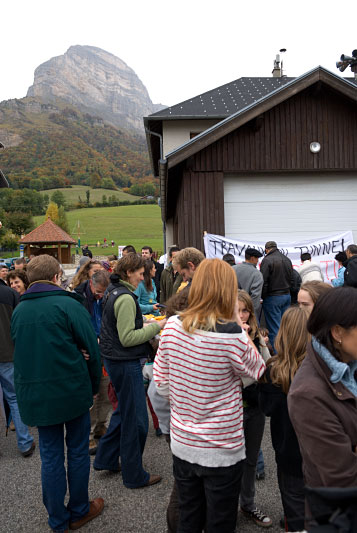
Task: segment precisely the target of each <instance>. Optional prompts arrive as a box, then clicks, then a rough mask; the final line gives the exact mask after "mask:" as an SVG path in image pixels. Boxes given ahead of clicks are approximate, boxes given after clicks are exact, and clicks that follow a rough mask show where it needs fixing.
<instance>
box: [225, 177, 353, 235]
mask: <svg viewBox="0 0 357 533" xmlns="http://www.w3.org/2000/svg"><path fill="white" fill-rule="evenodd" d="M224 218H225V228H226V237H231V238H233V239H244V240H245V239H247V240H252V241H266V240H276V241H278V242H279V240H280V241H281V242H291V241H294V240H297V239H300V238H306V239H307V238H314V237H321V236H325V235H328V234H331V233H339V232H342V231H347V230H351V231H352V232H353V236H354V242H357V175H355V176H351V175H346V174H335V175H331V174H329V175H321V174H320V175H311V176H306V175H304V176H298V175H293V176H291V175H290V176H289V175H287V176H279V177H276V176H275V177H274V176H273V175H267V174H266V175H260V176H246V177H242V176H241V175H240V176H225V178H224Z"/></svg>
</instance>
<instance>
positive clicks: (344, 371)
mask: <svg viewBox="0 0 357 533" xmlns="http://www.w3.org/2000/svg"><path fill="white" fill-rule="evenodd" d="M312 346H313V348H314V350H315V352H317V353H318V355H319V356H320V357H321V359H322V360H323V361H325V363H326V364H327V366H328V367H329V369H330V370H331V372H332V374H331V377H330V381H331V383H339V382H341V383H342V384H343V385H344V386H345V387H346V389H348V390H349V391H350V392H352V394H353V395H354V396H357V381H356V378H355V372H356V370H357V361H351V362H350V363H342V361H338V360H337V359H336V358H335V357H334V356H333V355H332V354H331V353H330V352H329V351H328V349H327V348H326V347H325V346H323V345H322V344H321V343H320V342H319V341H318V340H317V339H316V338H315V337H312Z"/></svg>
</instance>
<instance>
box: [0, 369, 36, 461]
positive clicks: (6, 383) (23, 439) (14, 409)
mask: <svg viewBox="0 0 357 533" xmlns="http://www.w3.org/2000/svg"><path fill="white" fill-rule="evenodd" d="M0 384H1V387H2V390H3V394H4V398H5V399H6V401H7V403H8V404H9V407H10V411H11V416H12V419H13V421H14V424H15V429H16V437H17V445H18V447H19V450H20V452H27V451H28V450H29V449H30V448H31V445H32V443H33V437H31V435H30V433H29V430H28V428H27V426H25V424H24V423H23V422H22V420H21V417H20V413H19V407H18V405H17V400H16V393H15V385H14V363H0Z"/></svg>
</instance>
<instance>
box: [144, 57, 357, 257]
mask: <svg viewBox="0 0 357 533" xmlns="http://www.w3.org/2000/svg"><path fill="white" fill-rule="evenodd" d="M242 80H243V81H242ZM278 80H279V78H278ZM356 104H357V85H356V81H355V80H353V79H343V78H341V77H339V76H337V75H335V74H333V73H331V72H329V71H327V70H326V69H324V68H322V67H318V68H316V69H314V70H312V71H310V72H308V73H306V74H304V75H303V76H300V77H299V78H295V79H294V78H280V82H279V81H276V79H274V78H240V79H239V80H235V82H231V83H230V84H227V85H226V86H222V87H219V88H217V89H214V90H213V91H210V92H209V93H205V95H200V96H199V97H195V98H193V99H191V100H189V101H187V102H183V103H181V104H178V105H177V106H174V107H172V108H167V109H166V110H163V111H160V112H159V113H156V114H154V115H150V117H147V118H146V119H145V125H146V128H147V141H148V146H149V152H150V157H151V163H152V168H153V170H154V172H155V174H156V175H157V176H159V177H160V187H161V206H162V217H163V220H164V222H165V223H166V227H167V245H168V246H170V245H171V244H177V245H178V246H180V247H184V246H195V247H197V248H199V249H203V240H202V236H203V232H204V231H208V232H209V233H215V234H218V235H226V236H227V237H231V238H242V239H243V238H244V239H250V240H251V241H261V240H263V241H264V240H271V239H273V240H277V241H279V240H282V241H285V242H288V241H290V242H292V241H294V240H299V239H301V238H302V237H303V238H313V237H320V236H323V235H328V234H329V233H331V232H338V231H345V230H352V231H353V233H354V240H355V242H357V105H356ZM234 109H236V111H234V112H232V110H234ZM189 113H191V115H190V114H189ZM195 113H196V115H195ZM224 113H225V114H226V117H225V118H223V119H222V116H223V115H224ZM194 116H196V119H195V118H194ZM185 121H186V124H187V127H186V130H185V134H186V136H187V137H186V138H187V140H186V142H183V143H181V144H180V145H177V146H176V147H174V144H175V137H174V135H172V132H173V131H175V128H177V131H180V132H182V131H183V130H184V129H185V128H184V127H183V123H184V122H185ZM195 124H196V127H195ZM205 124H206V125H207V126H208V127H205ZM199 130H200V131H199ZM170 135H171V137H170ZM160 136H161V139H160ZM165 137H166V141H165ZM179 140H180V137H179V135H178V136H177V138H176V142H177V141H179ZM181 140H182V135H181ZM160 142H161V154H160ZM165 142H166V147H167V149H168V150H169V151H167V149H165ZM170 143H171V144H170Z"/></svg>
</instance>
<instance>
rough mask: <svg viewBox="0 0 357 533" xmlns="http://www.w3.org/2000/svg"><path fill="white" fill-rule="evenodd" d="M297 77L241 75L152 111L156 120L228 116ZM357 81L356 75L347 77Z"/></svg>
mask: <svg viewBox="0 0 357 533" xmlns="http://www.w3.org/2000/svg"><path fill="white" fill-rule="evenodd" d="M294 79H296V78H287V77H285V76H284V77H282V78H273V77H270V78H239V79H238V80H234V81H231V82H230V83H225V84H224V85H221V86H220V87H216V88H215V89H212V90H211V91H208V92H206V93H203V94H199V95H198V96H194V97H193V98H190V99H189V100H185V101H184V102H180V103H179V104H176V105H174V106H171V107H166V108H165V109H162V110H161V111H158V112H157V113H153V114H152V115H149V118H150V119H152V120H154V119H155V118H157V119H158V120H162V119H172V118H175V119H180V118H182V119H183V118H187V119H188V118H192V117H194V118H195V119H199V118H226V117H229V116H230V115H233V114H234V113H236V112H237V111H240V110H241V109H243V108H245V107H247V106H248V105H250V104H253V103H254V102H258V101H259V100H260V99H261V98H263V97H264V96H266V95H268V94H270V93H272V92H273V91H275V90H276V89H279V88H280V87H283V86H284V85H286V84H287V83H289V82H290V81H292V80H294ZM343 79H345V80H346V81H349V82H351V83H353V84H355V85H357V80H355V78H343Z"/></svg>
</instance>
